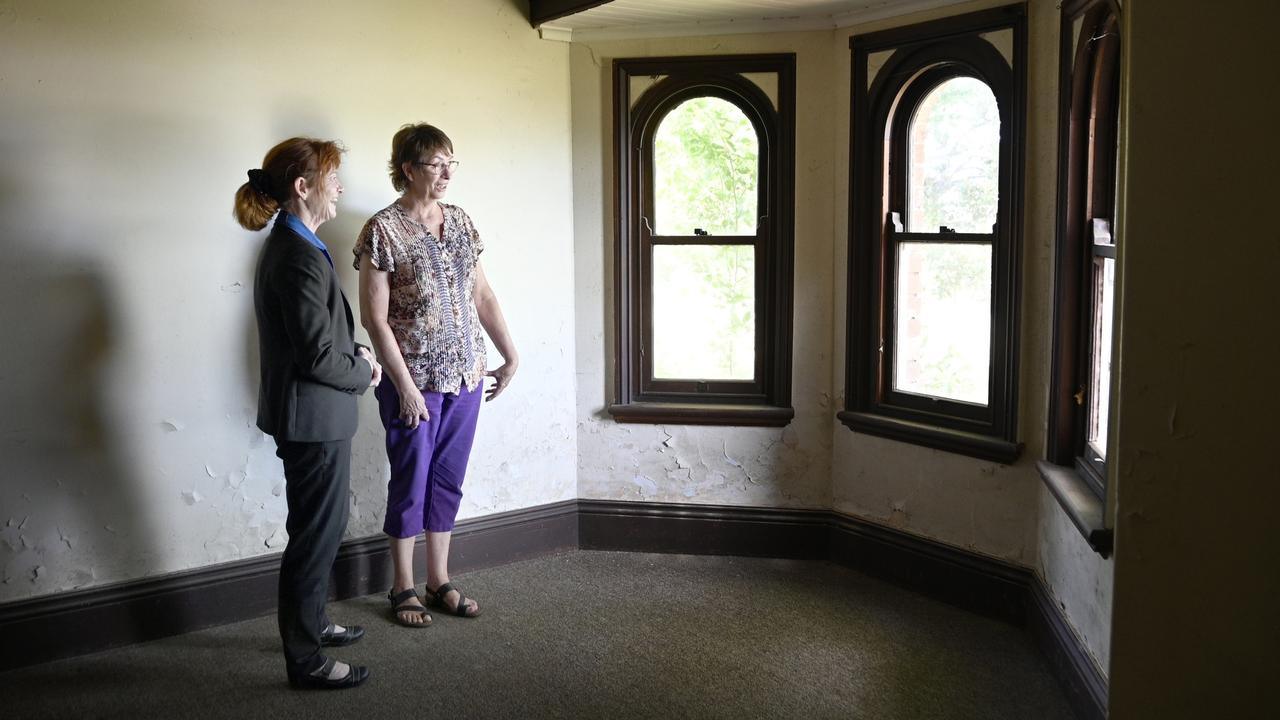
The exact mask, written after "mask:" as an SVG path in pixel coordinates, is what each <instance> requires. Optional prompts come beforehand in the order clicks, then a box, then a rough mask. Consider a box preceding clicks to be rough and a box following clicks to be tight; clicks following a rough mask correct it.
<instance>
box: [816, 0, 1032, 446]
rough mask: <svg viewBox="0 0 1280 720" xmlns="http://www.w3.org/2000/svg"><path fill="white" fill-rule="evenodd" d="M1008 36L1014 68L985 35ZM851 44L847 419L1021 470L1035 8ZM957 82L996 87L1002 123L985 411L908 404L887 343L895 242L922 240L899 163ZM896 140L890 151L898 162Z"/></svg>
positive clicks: (949, 404) (950, 404) (921, 401)
mask: <svg viewBox="0 0 1280 720" xmlns="http://www.w3.org/2000/svg"><path fill="white" fill-rule="evenodd" d="M1002 30H1011V31H1012V33H1013V58H1012V67H1010V64H1009V62H1008V61H1006V60H1005V58H1004V56H1003V55H1001V54H1000V52H999V51H998V50H996V49H995V48H994V47H993V46H992V45H991V44H990V43H988V42H986V41H985V40H983V39H982V38H981V37H980V35H982V34H984V33H989V32H996V31H1002ZM849 46H850V49H851V50H852V55H853V58H852V63H853V70H852V92H851V103H852V108H851V114H850V118H851V128H850V161H849V173H850V179H849V187H850V193H849V219H850V220H849V276H848V288H849V290H848V309H847V318H848V325H847V329H846V357H847V362H846V375H845V410H843V411H841V412H839V413H838V414H837V417H838V418H839V419H840V421H841V422H843V423H844V424H845V425H846V426H848V427H849V428H850V429H851V430H854V431H855V432H861V433H867V434H870V435H877V436H880V437H887V438H891V439H894V440H900V441H902V442H908V443H913V444H917V445H923V446H926V447H931V448H936V449H939V450H945V451H948V452H954V453H958V454H962V455H969V456H973V457H979V458H983V459H987V460H995V461H997V462H1001V463H1011V462H1013V461H1014V460H1016V459H1017V458H1018V456H1019V455H1020V454H1021V452H1022V444H1021V443H1020V442H1018V441H1017V405H1018V384H1017V381H1018V323H1019V302H1018V299H1019V297H1020V291H1021V289H1020V278H1021V273H1020V256H1021V253H1020V248H1021V240H1022V232H1023V222H1022V216H1023V202H1022V197H1023V172H1024V171H1023V158H1024V155H1025V148H1024V145H1025V128H1026V72H1027V22H1026V7H1025V5H1008V6H1004V7H999V8H994V9H992V10H984V11H980V12H974V13H968V14H965V15H957V16H954V17H949V18H943V19H940V20H935V21H931V22H925V23H920V24H917V25H911V26H907V27H900V28H893V29H890V30H884V31H880V32H875V33H870V34H867V35H856V36H854V37H852V38H850V42H849ZM886 50H890V51H894V52H893V54H892V55H891V56H890V57H889V59H888V60H887V61H886V62H885V64H884V65H883V66H882V67H881V69H880V71H879V72H878V73H877V75H876V79H875V82H874V83H873V84H872V85H871V87H870V88H868V85H867V73H868V69H867V59H868V56H869V55H871V54H872V53H876V52H882V51H886ZM956 76H971V77H975V78H977V79H979V80H981V81H983V82H984V83H986V84H987V86H988V87H990V89H991V91H992V93H993V94H994V95H995V97H996V102H997V104H998V106H999V108H1000V118H1001V133H1000V176H999V193H1000V199H999V207H998V210H997V220H996V224H995V228H994V232H993V234H992V235H993V237H991V240H990V243H991V247H992V265H993V266H992V274H991V282H992V317H991V321H992V322H991V343H992V345H991V347H992V349H991V365H990V376H989V382H988V388H989V398H990V402H989V403H988V404H987V405H985V406H976V405H973V404H969V403H962V402H957V401H951V400H946V399H930V398H925V397H922V396H911V397H909V398H908V397H907V394H905V393H899V392H895V391H893V390H892V375H891V374H890V373H891V367H890V364H889V362H886V360H885V358H886V356H888V355H891V350H892V346H891V344H890V345H888V346H886V344H885V342H886V341H888V342H889V343H892V340H893V338H892V335H891V333H892V330H891V326H892V322H893V319H892V318H893V315H892V313H893V308H894V299H893V295H892V292H893V288H892V282H893V278H894V277H895V275H894V273H895V268H894V262H895V257H896V253H895V252H893V250H894V249H895V248H896V244H897V242H898V240H897V239H895V237H894V235H895V233H897V234H898V235H899V238H902V237H904V236H908V235H909V236H915V235H917V234H916V233H910V234H906V233H901V230H900V227H898V225H897V220H898V217H895V215H894V214H893V213H894V212H897V213H902V212H903V211H905V172H903V171H902V170H899V169H898V167H897V163H898V162H899V161H900V160H901V159H902V158H903V155H904V153H903V148H905V144H906V137H905V135H906V132H905V130H906V127H907V125H908V124H909V119H910V116H911V114H912V112H913V111H914V109H915V105H914V102H918V100H919V99H922V98H923V97H924V96H925V95H926V94H927V92H928V91H929V90H930V89H932V88H933V87H936V86H937V85H938V84H940V83H941V82H943V81H945V80H946V79H949V78H951V77H956ZM913 98H914V102H913ZM904 100H905V102H903V101H904ZM908 103H911V104H908ZM890 123H892V125H891V124H890ZM886 144H888V145H889V146H890V147H889V151H888V152H889V157H887V158H886V157H885V154H886V150H885V146H886ZM886 176H888V177H886ZM919 235H921V236H922V237H923V235H924V234H919ZM929 236H930V237H932V238H945V239H946V240H947V241H951V242H963V241H977V242H987V241H986V240H984V239H983V238H985V237H988V236H985V235H980V236H973V237H966V236H959V235H954V236H945V235H941V234H939V235H932V234H929ZM917 239H918V238H917Z"/></svg>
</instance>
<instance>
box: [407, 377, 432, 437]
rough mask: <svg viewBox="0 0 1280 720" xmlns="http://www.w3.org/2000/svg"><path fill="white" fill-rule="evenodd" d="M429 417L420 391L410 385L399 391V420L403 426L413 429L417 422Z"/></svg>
mask: <svg viewBox="0 0 1280 720" xmlns="http://www.w3.org/2000/svg"><path fill="white" fill-rule="evenodd" d="M430 419H431V416H430V415H429V414H428V413H427V402H426V401H425V400H423V399H422V391H420V390H418V388H416V387H414V386H412V385H410V386H409V387H407V388H405V389H404V390H401V391H400V422H403V423H404V426H405V427H407V428H409V429H410V430H414V429H416V428H417V427H418V423H419V422H421V421H422V420H430Z"/></svg>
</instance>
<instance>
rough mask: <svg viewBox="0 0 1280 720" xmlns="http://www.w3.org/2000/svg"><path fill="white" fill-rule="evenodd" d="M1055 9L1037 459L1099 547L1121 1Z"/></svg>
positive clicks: (1074, 1)
mask: <svg viewBox="0 0 1280 720" xmlns="http://www.w3.org/2000/svg"><path fill="white" fill-rule="evenodd" d="M1061 17H1062V22H1061V46H1060V50H1059V98H1058V118H1059V120H1058V199H1057V201H1058V217H1057V237H1056V247H1057V251H1056V257H1055V271H1054V297H1053V359H1052V370H1051V374H1050V394H1049V431H1048V436H1047V440H1046V447H1045V460H1044V461H1042V462H1040V463H1037V467H1038V468H1039V470H1040V474H1041V476H1042V477H1043V478H1044V480H1045V483H1046V484H1047V485H1048V486H1049V488H1050V489H1051V490H1052V491H1053V493H1054V496H1055V497H1056V498H1057V499H1058V501H1059V503H1060V504H1061V505H1062V507H1063V509H1064V510H1066V512H1067V514H1068V515H1069V516H1070V517H1071V519H1072V521H1073V522H1074V524H1075V525H1076V527H1077V528H1078V529H1079V530H1080V532H1081V533H1082V534H1083V535H1084V536H1085V538H1086V539H1087V540H1088V541H1089V544H1090V545H1091V546H1092V547H1093V548H1094V549H1095V550H1096V551H1098V552H1099V553H1101V554H1102V555H1103V556H1104V557H1105V556H1107V555H1108V554H1109V553H1110V551H1111V542H1112V536H1111V530H1110V529H1108V528H1106V527H1105V521H1104V517H1103V508H1104V505H1105V501H1106V477H1107V466H1106V462H1105V461H1104V460H1103V459H1102V458H1101V457H1100V456H1099V455H1098V454H1097V452H1096V451H1094V450H1093V448H1092V447H1090V445H1089V442H1088V435H1089V429H1088V420H1089V408H1090V407H1091V405H1092V400H1093V398H1092V387H1093V382H1092V380H1093V374H1092V370H1093V366H1092V360H1093V357H1094V354H1095V347H1094V339H1095V338H1096V330H1097V327H1096V320H1097V318H1098V312H1099V309H1098V307H1097V303H1096V301H1095V300H1096V296H1095V288H1096V285H1097V281H1096V275H1095V273H1096V272H1098V268H1099V267H1100V265H1099V259H1100V258H1104V257H1109V258H1111V259H1113V260H1114V259H1115V238H1114V237H1113V235H1114V232H1113V227H1114V220H1115V210H1116V207H1115V202H1116V167H1117V164H1116V161H1117V139H1118V132H1119V97H1120V50H1121V46H1120V44H1121V41H1122V38H1121V37H1120V34H1119V33H1120V22H1119V20H1120V7H1119V5H1118V4H1117V3H1116V2H1115V0H1068V2H1065V3H1063V6H1062V16H1061ZM1077 20H1080V22H1081V26H1080V42H1079V43H1078V44H1076V43H1075V23H1076V21H1077ZM1073 44H1074V45H1075V47H1074V49H1073V47H1072V46H1073ZM1100 239H1101V242H1100V241H1099V240H1100ZM1113 333H1114V325H1113ZM1112 347H1113V348H1114V347H1115V343H1114V338H1113V342H1112Z"/></svg>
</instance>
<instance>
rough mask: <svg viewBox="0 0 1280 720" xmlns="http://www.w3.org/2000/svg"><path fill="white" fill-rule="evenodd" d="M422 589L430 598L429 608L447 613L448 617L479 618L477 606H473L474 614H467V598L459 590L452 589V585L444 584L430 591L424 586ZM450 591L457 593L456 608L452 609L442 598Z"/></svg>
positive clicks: (478, 607)
mask: <svg viewBox="0 0 1280 720" xmlns="http://www.w3.org/2000/svg"><path fill="white" fill-rule="evenodd" d="M423 589H424V590H426V591H427V594H428V595H430V596H431V601H430V603H429V604H430V605H431V607H434V608H439V609H441V610H444V611H445V612H447V613H449V614H450V615H457V616H458V617H464V618H473V617H480V606H479V605H476V606H475V612H468V611H467V596H466V595H463V594H462V591H461V590H458V588H456V587H454V586H453V583H445V584H443V585H441V586H440V587H438V588H436V589H435V590H432V589H431V588H428V587H425V586H424V588H423ZM452 590H457V591H458V606H457V607H454V608H451V607H449V605H448V604H447V603H446V602H445V601H444V596H445V595H448V594H449V592H450V591H452Z"/></svg>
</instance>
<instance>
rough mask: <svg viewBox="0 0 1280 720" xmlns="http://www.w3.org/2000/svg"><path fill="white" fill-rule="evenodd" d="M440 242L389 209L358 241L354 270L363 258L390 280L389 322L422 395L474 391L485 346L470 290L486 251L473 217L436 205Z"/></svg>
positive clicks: (452, 207) (378, 215)
mask: <svg viewBox="0 0 1280 720" xmlns="http://www.w3.org/2000/svg"><path fill="white" fill-rule="evenodd" d="M440 209H441V210H442V211H444V227H443V230H442V231H441V235H443V236H444V237H443V238H436V237H435V236H434V235H432V234H431V232H430V231H429V230H427V227H426V226H425V225H423V224H422V223H419V222H417V221H416V220H413V219H411V218H410V217H409V216H408V214H406V213H405V211H404V210H403V209H401V207H400V206H399V205H398V204H396V203H392V204H391V205H389V206H387V207H386V208H384V209H382V210H379V211H378V212H377V213H375V214H374V216H373V217H371V218H369V222H367V223H365V225H364V229H363V230H361V231H360V236H359V237H358V238H357V239H356V246H355V248H354V249H353V252H354V254H355V266H356V269H357V270H359V269H360V261H361V259H362V258H363V257H368V258H369V262H371V263H373V267H375V268H377V269H379V270H382V271H384V272H386V273H387V274H388V277H387V280H388V283H389V284H390V290H391V297H390V298H389V300H388V305H387V322H388V324H389V325H390V326H391V332H392V334H394V335H395V338H396V343H397V344H398V345H399V346H400V354H401V355H403V356H404V361H405V364H406V365H408V367H409V374H410V375H411V376H413V382H414V383H415V384H416V385H417V386H418V388H419V389H421V390H429V391H434V392H440V393H456V392H458V391H459V390H460V388H461V386H462V385H464V384H465V385H466V386H467V389H468V390H474V389H475V387H476V386H477V385H479V384H480V381H481V380H482V379H483V377H484V370H485V362H486V359H485V344H484V335H483V334H482V328H481V327H480V316H479V315H478V314H477V312H476V304H475V300H474V299H473V298H472V292H473V291H474V290H475V285H476V272H475V271H476V263H477V262H479V259H480V253H481V252H482V251H483V250H484V242H482V241H481V240H480V234H479V233H477V232H476V228H475V226H474V225H472V224H471V218H470V217H467V214H466V213H465V212H463V210H462V208H460V207H457V206H456V205H448V204H446V203H440Z"/></svg>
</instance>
